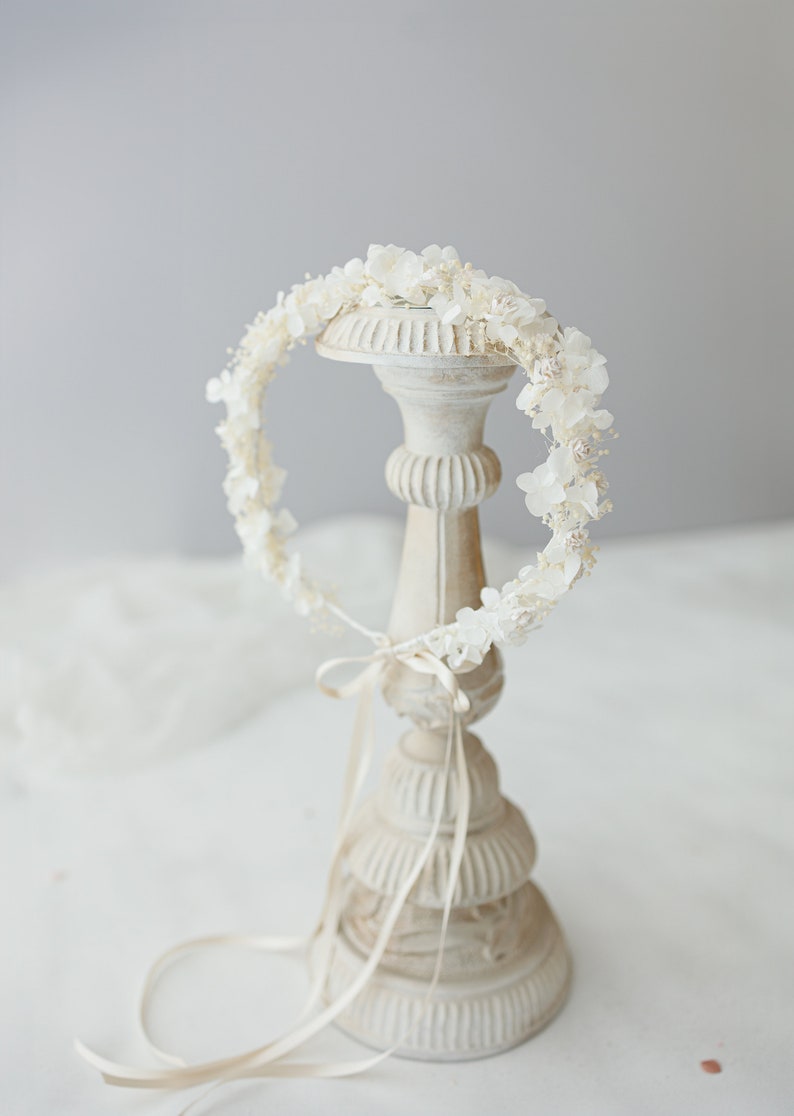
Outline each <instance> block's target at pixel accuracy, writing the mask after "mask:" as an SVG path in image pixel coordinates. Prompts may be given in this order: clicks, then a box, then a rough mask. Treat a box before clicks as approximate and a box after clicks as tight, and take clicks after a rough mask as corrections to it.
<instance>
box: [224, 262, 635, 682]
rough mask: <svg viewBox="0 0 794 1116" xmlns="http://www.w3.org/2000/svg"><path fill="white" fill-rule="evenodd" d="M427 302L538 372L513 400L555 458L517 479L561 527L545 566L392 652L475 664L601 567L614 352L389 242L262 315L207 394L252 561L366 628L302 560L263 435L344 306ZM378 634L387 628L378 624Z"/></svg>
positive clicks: (288, 588) (299, 598) (298, 599)
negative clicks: (296, 354) (282, 371)
mask: <svg viewBox="0 0 794 1116" xmlns="http://www.w3.org/2000/svg"><path fill="white" fill-rule="evenodd" d="M395 305H400V306H406V305H407V306H418V307H430V308H431V309H433V310H434V311H435V312H436V313H437V314H438V317H439V319H440V320H441V322H443V323H444V324H449V325H462V324H473V323H483V326H484V330H485V336H486V338H487V340H488V342H489V343H490V344H491V346H492V347H493V349H494V350H495V351H498V352H501V353H504V354H506V355H507V356H509V357H511V358H512V359H513V360H514V361H515V362H516V364H518V365H519V366H520V367H521V368H522V370H523V371H524V373H525V374H526V375H527V377H528V382H527V384H526V385H525V386H524V387H523V389H522V390H521V392H520V394H519V396H518V398H517V400H516V405H517V406H518V407H519V408H520V409H521V410H522V411H523V412H524V413H525V414H526V415H528V416H529V418H530V419H531V420H532V425H533V427H534V428H535V429H537V430H540V431H542V432H543V436H544V437H545V439H546V442H547V445H548V456H547V458H546V460H545V461H544V462H543V463H542V464H541V465H539V466H538V467H537V468H535V469H533V470H532V471H531V472H528V473H522V474H521V475H520V476H519V477H517V478H516V483H517V485H518V487H519V488H520V489H522V490H523V492H524V493H525V503H526V506H527V508H528V510H529V511H530V512H531V513H532V515H534V516H537V517H539V518H540V519H542V521H543V522H544V523H545V524H546V525H547V526H548V528H549V529H550V531H551V539H550V541H549V543H548V544H547V546H546V547H545V549H544V550H543V551H541V552H540V553H538V554H537V559H536V562H535V563H534V564H532V565H527V566H524V567H523V568H522V569H521V570H519V572H518V575H517V576H516V578H514V579H513V580H512V581H509V582H507V583H506V584H505V585H504V586H503V587H502V589H501V591H499V590H497V589H494V588H491V587H487V588H485V589H483V591H482V594H481V600H482V604H481V607H479V608H476V609H472V608H463V609H460V611H459V612H458V613H457V615H456V618H455V620H454V621H453V622H452V623H450V624H444V625H439V626H438V627H436V628H434V629H432V631H428V632H424V633H422V634H420V635H417V636H416V637H414V638H413V639H411V640H406V641H405V642H404V643H401V644H400V645H399V647H398V648H395V649H394V650H400V651H410V650H414V649H419V648H422V647H425V648H428V649H429V650H430V651H432V652H433V653H434V654H435V655H437V656H439V658H446V660H447V662H448V663H449V665H450V667H451V668H452V669H453V670H456V669H459V668H461V667H463V666H466V665H469V666H472V665H477V664H478V663H480V662H482V660H483V657H484V656H485V654H486V653H487V651H488V650H489V648H490V647H491V646H492V644H520V643H523V641H524V640H525V639H526V637H527V635H528V633H529V632H530V631H531V630H532V629H533V628H535V627H537V625H538V624H539V623H540V622H541V621H542V620H543V619H544V618H545V617H546V616H547V615H548V614H549V612H550V611H551V609H552V608H553V607H554V605H555V604H556V603H557V601H558V600H559V599H560V598H561V597H562V596H563V595H564V594H565V593H567V592H568V590H569V589H570V588H571V586H572V585H573V584H574V582H575V581H577V580H578V579H579V578H580V577H581V576H582V574H583V573H586V572H589V570H590V569H591V568H592V566H593V565H594V564H595V549H596V548H594V547H592V546H591V545H590V540H589V535H588V532H587V524H588V523H589V522H590V521H591V520H594V519H600V518H601V517H602V516H603V515H604V514H606V512H608V511H610V510H611V507H612V505H611V501H609V500H607V499H603V498H602V497H603V495H604V493H605V491H606V488H607V482H606V478H605V477H604V475H603V472H602V471H601V469H600V467H599V463H600V460H601V458H602V457H603V456H604V455H605V454H607V453H608V452H609V451H608V449H607V448H606V447H605V446H604V442H605V440H606V439H607V438H610V437H616V436H617V435H615V433H614V431H613V430H612V421H613V420H612V415H611V414H610V413H609V411H606V410H603V409H601V408H600V407H599V404H600V400H601V396H602V394H603V392H604V391H605V389H606V387H607V384H608V382H609V378H608V376H607V371H606V360H605V358H604V357H603V356H601V355H600V354H599V353H598V352H597V351H596V350H595V349H594V348H593V347H592V346H591V343H590V338H589V337H587V336H586V335H585V334H584V333H581V332H580V331H579V330H578V329H574V328H571V327H566V328H564V329H563V328H561V327H560V326H559V325H558V323H557V321H556V320H555V319H554V318H553V317H551V315H550V314H549V313H548V312H547V310H546V304H545V302H544V301H543V300H542V299H539V298H530V297H529V295H526V294H524V293H523V292H522V291H521V290H519V288H518V287H517V286H516V285H515V284H514V283H511V282H510V281H509V280H507V279H500V278H498V277H495V276H494V277H489V276H487V275H486V274H485V272H483V271H479V270H477V269H475V268H474V267H472V265H471V264H468V263H467V264H463V263H461V261H460V257H459V256H458V253H457V252H456V251H455V249H454V248H449V247H447V248H443V249H442V248H440V247H439V246H438V245H436V244H433V245H431V246H430V247H428V248H425V249H424V251H423V252H421V253H419V254H417V253H415V252H410V251H407V250H406V249H404V248H398V247H396V246H395V245H393V244H389V245H386V246H383V245H380V244H373V245H370V248H369V251H368V253H367V258H366V260H360V259H353V260H350V261H348V263H346V264H345V265H344V267H335V268H333V269H332V270H331V271H330V272H329V273H328V275H326V276H318V277H317V278H315V279H312V278H308V277H307V280H306V282H304V283H299V284H296V285H294V286H293V287H292V289H291V290H290V292H289V294H286V295H285V294H284V293H283V292H279V295H278V298H277V301H276V305H275V306H274V307H273V308H272V309H270V310H268V311H267V313H261V314H258V315H257V317H256V318H255V319H254V321H253V323H252V324H251V325H250V326H248V328H247V329H246V332H245V334H244V335H243V337H242V340H241V341H240V344H239V346H238V347H237V349H236V350H234V351H233V353H232V356H231V360H230V362H229V365H228V366H227V368H226V369H224V371H223V372H222V373H221V375H220V376H219V377H218V378H216V379H212V380H210V382H209V383H208V385H207V398H208V399H209V400H210V401H211V402H219V401H222V402H223V403H225V404H226V418H225V420H224V421H222V422H221V423H220V425H219V426H218V428H217V429H218V434H219V435H220V439H221V442H222V444H223V446H224V448H225V450H226V452H227V454H228V457H229V467H228V470H227V473H226V479H225V481H224V491H225V493H226V497H227V501H228V507H229V510H230V512H231V513H232V515H233V516H234V519H235V527H236V530H237V534H238V536H239V537H240V540H241V542H242V545H243V551H244V554H245V559H246V563H247V564H248V565H249V566H250V567H252V568H254V569H257V570H259V571H260V573H262V574H263V576H265V577H266V578H268V579H269V580H273V581H275V582H276V583H277V584H278V585H279V587H280V588H281V590H282V592H283V594H284V595H285V596H286V597H287V598H288V599H289V600H290V601H291V602H292V603H293V605H294V606H295V608H296V609H297V611H298V612H299V613H301V614H302V615H306V614H308V613H318V612H321V611H322V610H330V611H331V612H333V613H335V614H336V615H337V616H338V617H340V618H342V619H344V620H346V621H347V622H348V623H350V624H351V625H352V626H353V627H355V628H357V629H358V630H360V631H366V629H364V628H362V626H361V625H359V624H357V623H356V622H355V621H354V620H352V619H351V618H350V617H348V616H346V614H345V613H344V612H343V611H342V610H341V609H340V608H339V607H338V606H337V605H336V603H335V602H334V601H332V600H331V599H330V598H329V595H328V593H327V592H326V591H324V590H323V589H322V588H321V586H320V585H319V584H318V583H317V582H316V581H315V580H314V579H312V578H311V577H310V576H309V575H308V574H307V573H306V572H305V571H304V569H303V564H302V561H301V557H300V554H298V553H297V552H293V553H291V554H290V553H289V552H288V550H287V540H288V538H289V536H290V535H291V534H292V533H293V531H294V530H295V528H296V526H297V524H296V522H295V519H294V518H293V516H292V515H291V513H290V512H289V511H288V510H287V509H286V508H283V507H282V508H279V500H280V497H281V490H282V487H283V483H284V478H285V476H286V474H285V472H284V470H283V469H280V468H279V467H278V466H277V465H276V464H275V463H274V461H273V457H272V446H271V443H270V442H269V441H268V439H267V438H266V437H265V435H264V433H263V431H262V420H261V413H262V404H263V402H264V398H265V394H266V391H267V387H268V385H269V384H270V382H271V380H272V379H273V377H274V375H275V370H276V368H277V367H278V366H279V365H283V364H286V362H287V360H288V359H289V353H290V351H291V350H292V349H293V348H294V347H295V345H296V344H299V343H303V342H305V340H306V339H307V338H309V337H312V336H314V335H315V334H316V333H318V332H319V331H320V330H321V329H322V328H324V326H325V325H327V323H328V322H329V321H330V320H331V319H332V318H333V317H335V316H336V315H337V314H341V313H345V312H347V311H349V310H352V309H355V308H357V307H360V306H395ZM367 634H369V635H371V636H372V637H373V639H374V640H375V641H376V642H377V641H379V640H380V639H381V638H382V637H380V635H379V634H378V633H371V632H368V633H367Z"/></svg>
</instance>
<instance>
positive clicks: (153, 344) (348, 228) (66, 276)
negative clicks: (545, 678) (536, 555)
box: [0, 0, 794, 574]
mask: <svg viewBox="0 0 794 1116" xmlns="http://www.w3.org/2000/svg"><path fill="white" fill-rule="evenodd" d="M791 15H792V8H791V6H790V5H787V4H784V3H771V2H763V0H760V2H759V0H754V2H752V3H750V2H749V0H748V2H744V3H742V2H739V3H737V2H708V0H696V2H692V0H688V2H686V3H684V2H680V0H678V2H676V0H672V2H671V0H665V2H664V3H657V2H646V3H641V4H637V3H635V2H633V0H631V2H629V0H626V2H623V0H608V2H603V3H598V4H594V3H591V2H590V0H577V2H570V0H568V2H565V0H563V2H558V3H555V4H553V5H549V4H540V3H531V4H530V3H515V4H512V3H504V2H499V0H496V2H493V0H492V2H490V3H488V4H485V5H484V4H481V3H475V2H472V0H454V2H449V3H446V2H436V3H434V4H430V5H428V4H426V3H419V2H415V0H405V2H403V3H400V4H396V5H395V4H383V3H377V2H372V0H369V2H366V3H344V4H336V3H335V4H321V3H302V4H293V5H285V4H280V3H279V4H276V3H266V2H261V0H257V2H254V0H250V2H246V0H224V2H223V3H220V2H218V3H211V2H208V0H192V2H190V3H187V2H184V3H176V2H173V0H160V2H157V3H154V2H141V0H135V2H133V0H129V2H114V3H107V2H100V0H94V2H90V0H72V2H70V3H69V4H63V3H59V2H55V0H50V2H44V0H24V2H23V0H17V2H11V3H9V2H6V3H5V4H4V5H3V8H2V23H3V26H2V29H1V30H2V34H1V35H0V44H1V45H0V51H1V52H2V57H1V58H0V82H2V94H3V95H2V106H3V107H2V123H1V125H0V128H1V129H2V133H1V135H0V151H1V152H2V155H3V226H2V276H1V277H0V284H1V287H0V298H1V302H2V310H1V312H2V341H1V342H0V344H2V354H1V359H2V390H3V402H2V407H0V421H2V429H0V453H1V454H2V472H1V473H0V475H1V476H2V481H0V483H1V484H2V486H3V489H4V491H3V496H4V505H3V509H2V519H1V520H0V521H1V522H2V523H3V545H2V548H0V564H1V565H0V569H1V570H2V572H4V573H6V574H7V573H12V572H15V571H18V570H20V569H23V568H31V567H32V568H39V567H42V566H49V565H54V564H59V563H62V562H73V561H76V560H79V559H82V558H85V557H88V556H95V555H104V554H112V553H115V552H120V551H146V552H162V551H183V552H189V553H198V554H202V553H204V554H207V553H218V552H225V551H232V550H234V549H235V546H236V543H235V540H234V536H233V533H232V529H231V523H230V520H229V517H228V515H227V513H226V510H225V508H224V504H223V497H222V494H221V491H220V480H221V477H222V472H223V458H222V455H221V452H220V449H219V447H218V445H217V443H216V439H215V436H214V434H213V425H214V423H215V422H216V421H217V419H218V417H219V414H218V412H217V411H213V410H212V409H210V407H209V406H208V405H207V404H205V402H204V400H203V384H204V382H205V380H206V379H207V378H208V377H209V376H210V375H212V374H215V373H216V372H217V371H218V369H219V368H220V366H221V365H222V364H223V362H224V359H225V356H224V354H225V350H226V347H227V346H229V345H231V344H233V343H235V341H236V340H237V338H238V336H239V334H240V333H241V330H242V327H243V324H244V323H245V322H246V321H247V320H250V318H251V317H252V316H253V315H254V314H255V312H256V311H257V310H258V309H260V308H265V307H267V306H269V305H270V304H271V302H272V300H273V296H274V294H275V292H276V290H277V289H278V288H279V287H283V286H285V285H289V284H290V283H291V282H293V281H298V280H300V279H302V277H303V273H304V271H305V270H309V271H312V272H318V271H323V270H325V269H327V268H328V267H330V266H331V265H333V264H334V263H341V262H343V261H344V260H345V259H347V258H348V257H350V256H352V255H358V254H362V253H364V252H365V251H366V247H367V244H368V242H369V241H381V242H386V241H390V240H391V241H394V242H396V243H398V244H404V245H406V246H409V247H414V248H417V249H418V248H421V247H423V246H424V245H425V244H426V243H429V242H432V241H439V242H441V243H445V242H452V243H454V244H455V245H456V246H457V247H458V249H459V250H460V252H461V254H462V255H463V256H464V258H468V259H471V260H472V261H473V262H474V263H475V264H476V265H478V266H481V267H484V268H485V269H487V270H489V271H491V272H493V273H497V274H502V275H506V276H508V277H510V278H512V279H514V280H515V281H516V282H518V283H519V284H520V285H521V286H522V287H523V288H524V289H527V290H529V291H530V292H531V293H533V294H538V295H540V296H542V297H545V298H546V300H547V301H548V303H549V305H550V307H551V309H552V310H553V312H554V313H555V314H556V315H557V316H558V317H559V318H560V319H561V320H562V321H564V322H569V323H574V324H576V325H579V326H580V327H581V328H583V329H585V330H587V331H589V332H590V333H591V334H592V336H593V339H594V342H595V343H596V345H597V347H599V348H600V349H601V350H602V351H604V352H605V353H606V354H607V355H608V356H609V358H610V368H611V372H612V377H613V384H612V387H611V388H610V392H609V394H608V396H607V399H606V402H607V403H608V405H609V407H610V408H611V409H612V410H613V411H614V412H615V414H616V415H617V418H618V425H619V427H620V429H621V431H622V435H623V438H622V441H620V442H619V443H618V444H617V445H616V447H615V450H614V453H613V456H612V458H611V461H610V468H609V474H610V479H611V480H612V488H613V491H612V495H613V498H614V500H615V505H616V511H615V513H614V515H613V516H611V517H610V518H609V520H608V521H605V523H604V525H603V529H601V530H602V533H603V534H608V533H610V532H612V533H628V532H637V531H646V530H649V529H653V528H662V529H667V528H683V527H689V526H693V525H715V524H720V523H729V522H735V521H743V520H751V519H758V518H776V517H780V516H783V515H788V514H791V513H793V512H794V494H793V492H792V485H791V484H790V481H789V477H790V476H791V473H792V470H793V469H794V449H793V448H792V441H791V439H790V438H789V425H790V415H791V412H792V406H794V395H793V394H792V386H791V385H792V377H791V372H790V356H789V353H788V348H787V345H786V344H785V336H786V327H787V322H788V303H789V291H788V290H787V283H786V279H787V274H786V273H787V271H788V268H789V265H790V260H791V258H792V235H791V234H792V224H791V210H790V194H791V182H790V179H791V169H792V145H791V143H790V119H789V112H790V105H791V94H792V81H791V69H790V66H789V59H788V52H789V48H790V42H791V32H792V30H794V28H792V19H791ZM512 394H514V393H512V392H511V395H512ZM271 430H272V433H273V437H274V440H275V441H276V445H277V447H278V449H279V451H280V456H281V459H282V462H283V463H284V464H286V465H287V466H288V467H289V468H290V469H291V471H292V475H291V478H290V485H289V488H288V493H287V497H288V503H289V504H290V506H291V507H292V508H293V509H294V510H295V511H296V513H297V514H298V516H299V518H301V519H302V520H304V521H305V520H312V519H314V518H316V517H318V516H323V515H326V514H331V513H336V512H343V511H363V512H369V511H390V510H391V511H395V512H399V511H400V509H399V506H398V505H396V503H395V502H394V501H393V499H392V497H390V496H389V494H388V493H387V492H386V489H385V485H384V483H383V479H382V466H383V462H384V460H385V457H386V456H387V454H388V451H389V450H390V449H391V448H392V447H393V446H394V445H395V444H396V443H397V442H398V441H399V423H398V419H397V414H396V409H395V408H394V404H393V403H392V402H391V401H390V400H388V399H387V398H385V397H384V396H383V395H382V393H381V392H380V389H379V387H378V386H377V385H376V382H375V379H374V376H372V374H371V373H369V372H368V371H367V370H366V369H365V368H361V367H345V366H340V365H330V364H326V363H325V362H324V361H321V360H320V358H318V357H317V356H316V355H315V354H313V353H310V352H306V353H305V354H302V355H301V358H300V359H299V360H297V361H296V362H295V363H294V365H291V366H290V368H289V369H288V370H287V372H286V373H285V374H284V376H283V378H282V380H281V381H280V382H279V384H277V386H276V389H274V392H273V412H272V423H271ZM340 435H341V436H340ZM488 437H489V441H490V442H491V444H493V445H494V446H495V448H496V449H497V450H498V451H499V453H500V455H501V456H502V459H503V463H504V467H505V476H506V478H507V480H506V482H505V484H503V486H502V490H501V491H500V492H499V493H498V494H497V496H496V497H495V498H494V500H493V501H492V502H491V505H490V507H487V508H486V509H485V511H484V517H485V525H486V529H490V530H492V531H495V532H497V533H499V534H501V535H504V536H506V537H509V538H512V539H513V540H514V541H522V539H524V538H526V537H527V535H526V533H527V531H528V530H529V529H528V528H527V526H526V522H527V517H526V515H525V514H524V512H523V508H522V505H521V495H520V493H519V492H518V491H517V490H516V489H515V487H514V485H513V483H512V477H513V476H514V475H515V474H516V473H517V472H519V471H521V470H523V469H525V468H528V467H532V466H533V465H534V464H535V463H537V461H538V460H539V458H540V454H541V447H540V445H537V444H534V443H533V442H532V441H531V438H530V439H528V438H527V435H526V434H525V423H522V421H521V419H520V417H519V415H518V413H517V412H515V409H514V408H513V406H512V399H507V398H505V399H502V400H499V401H497V404H496V405H495V407H494V413H493V416H492V419H491V422H490V426H489V435H488Z"/></svg>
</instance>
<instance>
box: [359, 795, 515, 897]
mask: <svg viewBox="0 0 794 1116" xmlns="http://www.w3.org/2000/svg"><path fill="white" fill-rule="evenodd" d="M502 801H503V803H504V810H503V813H502V816H501V817H500V818H499V819H498V820H497V821H496V822H495V823H494V824H493V825H491V826H489V827H488V828H487V829H483V830H480V831H479V832H475V833H469V835H468V836H467V838H466V847H465V850H464V853H463V861H462V863H461V866H460V874H459V877H458V882H457V887H456V888H455V895H454V899H453V904H454V906H456V907H473V906H478V905H480V904H482V903H490V902H492V901H493V900H494V899H500V898H501V897H502V896H503V895H509V894H510V893H511V892H513V891H515V890H516V889H517V888H519V887H521V886H522V885H523V884H524V883H525V882H526V880H527V877H528V876H529V874H530V872H531V871H532V867H533V865H534V863H535V841H534V838H533V837H532V832H531V830H530V828H529V826H528V825H527V823H526V820H525V818H524V816H523V814H521V812H520V811H519V810H518V809H517V808H516V807H515V806H514V805H513V804H512V802H508V801H507V799H503V800H502ZM424 841H425V836H424V835H423V834H421V833H416V834H412V833H407V832H405V830H401V829H397V828H395V827H394V826H392V825H390V824H389V823H388V822H387V821H386V819H385V818H384V817H383V816H382V815H381V814H380V813H379V811H378V809H377V804H376V803H375V801H374V800H373V799H370V800H369V801H368V802H365V803H364V806H363V807H362V808H361V810H360V811H359V813H358V815H357V817H356V820H355V822H354V832H353V836H352V838H351V843H350V849H349V852H348V864H349V866H350V871H351V872H352V873H353V875H354V876H355V878H356V879H357V880H358V881H359V882H360V883H362V884H363V885H364V886H365V887H368V888H370V890H372V891H376V892H378V893H379V894H381V895H393V894H394V893H395V892H396V891H397V890H398V889H399V888H400V887H401V886H402V883H403V881H404V879H405V878H406V876H407V875H408V874H409V873H410V871H411V869H412V868H413V865H414V864H415V863H416V858H417V856H419V854H420V852H421V849H422V845H423V844H424ZM451 853H452V838H451V836H449V835H443V836H442V835H439V837H438V839H437V841H436V844H435V846H434V848H433V851H432V853H431V855H430V857H429V859H428V862H427V864H426V866H425V868H424V871H423V872H422V874H421V876H420V877H419V879H418V880H417V882H416V886H415V888H414V890H413V891H412V893H411V902H412V903H415V904H417V905H418V906H420V907H433V908H442V907H443V906H444V898H445V895H444V893H445V889H446V886H447V880H448V878H449V864H450V857H451Z"/></svg>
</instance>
